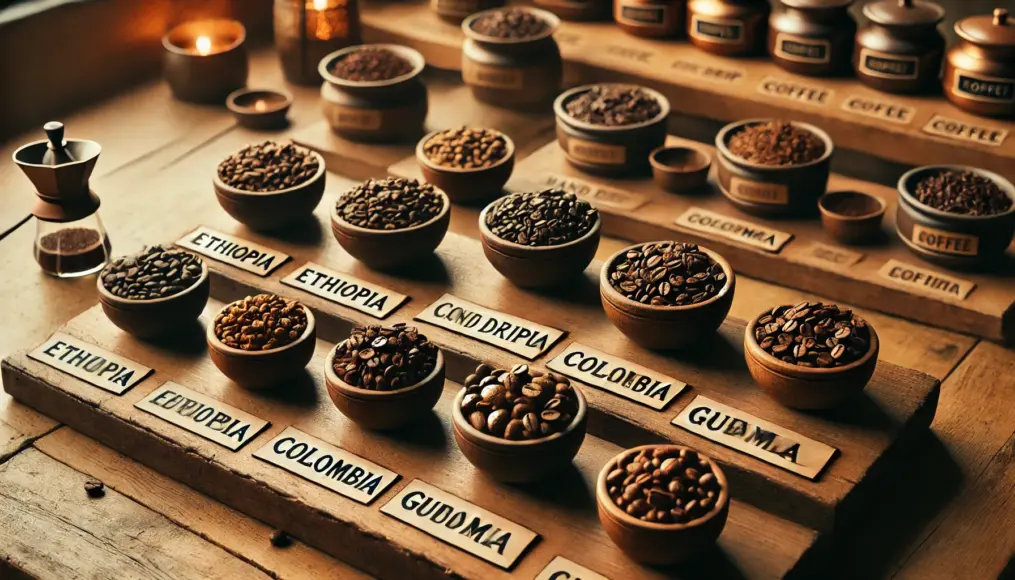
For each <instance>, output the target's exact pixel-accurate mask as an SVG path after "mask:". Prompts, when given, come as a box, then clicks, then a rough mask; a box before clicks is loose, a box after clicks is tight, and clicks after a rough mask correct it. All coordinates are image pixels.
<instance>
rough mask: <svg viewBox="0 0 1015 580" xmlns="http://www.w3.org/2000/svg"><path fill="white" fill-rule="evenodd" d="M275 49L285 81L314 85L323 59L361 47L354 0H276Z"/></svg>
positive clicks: (319, 77)
mask: <svg viewBox="0 0 1015 580" xmlns="http://www.w3.org/2000/svg"><path fill="white" fill-rule="evenodd" d="M274 14H275V48H277V49H278V56H279V60H280V61H281V63H282V73H283V74H284V75H285V78H286V80H287V81H289V82H291V83H296V84H301V85H317V84H320V83H321V81H322V80H323V79H322V78H321V75H320V73H319V72H318V70H317V65H318V64H319V63H320V62H321V59H323V58H324V57H325V56H327V55H329V54H331V53H332V52H335V51H336V50H340V49H343V48H346V47H348V46H353V45H357V44H360V43H361V42H362V40H361V34H360V20H359V8H358V7H357V3H356V0H275V9H274Z"/></svg>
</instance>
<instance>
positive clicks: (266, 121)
mask: <svg viewBox="0 0 1015 580" xmlns="http://www.w3.org/2000/svg"><path fill="white" fill-rule="evenodd" d="M292 104H293V97H292V95H290V94H289V93H284V92H281V91H272V90H267V89H240V90H238V91H233V92H232V93H229V96H228V97H226V108H227V109H229V110H230V111H232V113H233V117H235V118H236V123H237V124H239V125H240V126H242V127H246V128H248V129H255V130H266V129H278V128H281V127H285V126H286V124H288V120H287V119H286V115H288V114H289V108H290V107H292Z"/></svg>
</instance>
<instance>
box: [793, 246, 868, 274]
mask: <svg viewBox="0 0 1015 580" xmlns="http://www.w3.org/2000/svg"><path fill="white" fill-rule="evenodd" d="M863 258H864V254H861V253H860V252H854V251H853V250H847V249H845V248H837V247H835V246H830V245H828V244H823V243H821V242H814V243H812V244H811V245H809V246H807V249H806V250H804V252H803V253H802V254H800V256H799V259H800V261H801V262H805V263H807V264H810V265H812V266H817V267H818V268H822V269H825V270H835V271H841V270H842V268H848V267H849V266H852V265H854V264H857V263H858V262H860V260H863Z"/></svg>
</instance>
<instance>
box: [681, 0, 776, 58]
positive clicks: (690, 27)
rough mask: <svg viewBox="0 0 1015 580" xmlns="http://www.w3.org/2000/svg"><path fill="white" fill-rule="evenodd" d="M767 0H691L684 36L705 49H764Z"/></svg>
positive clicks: (742, 52) (729, 52) (735, 52)
mask: <svg viewBox="0 0 1015 580" xmlns="http://www.w3.org/2000/svg"><path fill="white" fill-rule="evenodd" d="M770 11H771V8H770V6H769V4H768V0H690V2H688V3H687V37H688V39H690V41H691V44H693V45H694V46H697V47H698V48H700V49H701V50H704V51H705V52H710V53H712V54H718V55H721V56H749V55H753V54H758V53H761V52H763V51H764V50H765V37H766V35H767V33H768V16H769V12H770Z"/></svg>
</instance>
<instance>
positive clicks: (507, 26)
mask: <svg viewBox="0 0 1015 580" xmlns="http://www.w3.org/2000/svg"><path fill="white" fill-rule="evenodd" d="M549 28H550V25H549V24H548V23H547V22H546V21H545V20H543V19H542V18H540V17H539V16H537V15H535V14H533V13H532V12H530V11H528V10H522V9H520V8H503V9H500V10H493V11H490V12H488V13H486V14H484V15H482V16H480V17H479V18H477V19H475V20H474V21H473V22H472V30H474V31H476V32H477V33H478V34H481V35H483V36H491V37H493V38H502V39H512V40H519V39H524V38H532V37H533V36H539V35H540V34H543V33H544V32H546V31H547V30H548V29H549Z"/></svg>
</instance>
